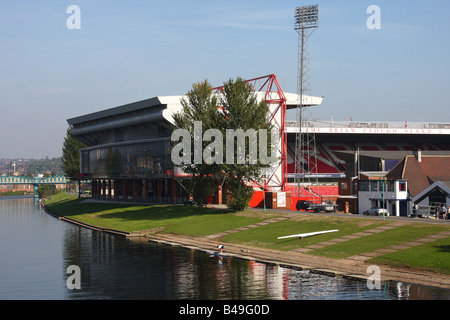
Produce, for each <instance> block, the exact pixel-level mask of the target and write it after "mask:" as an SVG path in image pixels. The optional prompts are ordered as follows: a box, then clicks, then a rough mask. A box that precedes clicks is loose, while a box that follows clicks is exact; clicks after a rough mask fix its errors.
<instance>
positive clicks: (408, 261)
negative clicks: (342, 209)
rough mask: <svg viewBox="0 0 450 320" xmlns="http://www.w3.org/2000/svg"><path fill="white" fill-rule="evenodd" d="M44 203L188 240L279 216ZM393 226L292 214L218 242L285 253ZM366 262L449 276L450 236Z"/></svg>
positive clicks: (399, 236)
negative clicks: (305, 235) (315, 233)
mask: <svg viewBox="0 0 450 320" xmlns="http://www.w3.org/2000/svg"><path fill="white" fill-rule="evenodd" d="M46 204H47V206H48V208H49V209H50V210H52V211H53V212H55V213H57V214H59V215H61V216H66V217H70V218H72V219H76V220H79V221H82V222H85V223H89V224H93V225H96V226H100V227H104V228H112V229H118V230H123V231H141V230H148V229H153V228H163V230H162V231H161V232H164V233H173V234H184V235H190V236H206V235H209V234H215V233H219V232H223V231H226V230H231V229H235V228H239V227H243V226H248V225H251V224H254V223H257V222H261V221H264V220H266V219H271V218H274V217H277V216H281V214H278V213H268V212H267V213H265V212H264V211H263V210H261V211H256V210H246V211H243V212H239V213H233V212H231V211H228V210H218V209H211V208H198V207H189V206H188V207H183V206H172V205H154V206H144V205H142V206H139V205H127V204H113V203H95V202H89V201H86V200H83V199H81V200H80V199H76V198H75V197H73V196H70V195H67V194H59V195H55V196H53V197H52V198H51V199H50V200H49V201H47V202H46ZM392 223H393V220H389V219H387V220H386V221H383V220H376V219H370V218H354V219H352V218H350V217H348V216H342V217H338V216H333V217H331V216H324V215H320V214H317V215H310V214H304V215H303V214H299V215H298V214H293V215H292V218H289V219H288V220H283V221H279V222H275V223H270V224H267V225H263V226H259V227H256V228H251V229H247V230H245V231H240V232H236V233H231V234H228V235H226V236H223V237H221V238H220V239H221V241H224V242H230V243H237V244H243V245H244V244H247V245H248V246H256V247H264V248H270V249H276V250H282V251H286V252H287V251H289V250H293V249H297V248H302V247H305V246H309V245H312V244H317V243H320V242H324V241H328V240H332V239H335V238H340V237H343V236H346V235H353V234H355V233H358V232H361V231H364V230H368V229H374V228H377V227H380V226H389V225H391V224H392ZM330 229H338V230H339V231H338V232H334V233H327V234H323V235H318V236H314V237H310V238H305V239H283V240H278V239H277V237H279V236H284V235H289V234H296V233H303V232H311V231H318V230H330ZM445 230H450V224H429V223H420V222H417V221H416V222H414V223H408V224H406V225H404V226H401V227H396V228H393V229H391V230H386V231H383V232H379V233H374V234H372V235H366V236H363V237H360V238H357V239H352V240H349V241H345V242H341V243H337V244H330V245H327V246H325V247H323V248H318V249H316V250H313V251H310V252H308V254H312V255H318V256H324V257H330V258H346V257H349V256H352V255H357V254H361V253H364V252H370V251H373V250H377V249H381V248H387V247H389V246H391V245H398V244H401V243H403V242H406V241H414V240H415V239H418V238H421V237H424V236H428V235H433V234H436V233H438V232H441V231H445ZM368 262H369V263H374V264H388V265H395V266H401V267H406V268H420V269H425V270H431V271H436V272H441V273H446V274H450V237H447V238H444V239H441V240H437V241H434V242H429V243H428V242H425V243H423V244H422V245H419V246H415V247H412V248H411V249H405V250H399V251H396V252H393V253H386V254H383V255H382V256H379V257H377V258H374V259H372V260H369V261H368Z"/></svg>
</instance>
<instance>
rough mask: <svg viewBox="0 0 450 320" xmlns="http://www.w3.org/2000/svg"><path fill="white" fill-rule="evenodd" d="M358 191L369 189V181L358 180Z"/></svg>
mask: <svg viewBox="0 0 450 320" xmlns="http://www.w3.org/2000/svg"><path fill="white" fill-rule="evenodd" d="M358 190H359V191H369V181H358Z"/></svg>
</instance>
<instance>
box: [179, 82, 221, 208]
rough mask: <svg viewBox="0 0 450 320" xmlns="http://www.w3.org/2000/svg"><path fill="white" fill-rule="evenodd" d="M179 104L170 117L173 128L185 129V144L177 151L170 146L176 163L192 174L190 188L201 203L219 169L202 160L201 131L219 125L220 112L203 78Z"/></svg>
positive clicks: (204, 145)
mask: <svg viewBox="0 0 450 320" xmlns="http://www.w3.org/2000/svg"><path fill="white" fill-rule="evenodd" d="M181 105H182V110H181V111H180V112H178V113H176V114H174V115H173V119H174V124H175V130H176V129H182V130H184V132H187V133H188V135H186V136H184V137H183V142H184V143H185V144H186V145H187V147H186V148H184V149H183V150H181V151H179V150H178V149H177V148H173V150H172V152H176V153H177V156H178V157H180V158H181V161H182V162H181V163H177V165H178V166H179V167H180V168H181V169H182V170H183V171H184V172H186V173H188V174H190V175H191V176H192V179H193V181H192V184H190V191H191V192H192V195H193V198H194V200H195V201H196V202H197V203H198V204H200V205H201V204H202V203H203V200H204V198H205V197H206V196H207V195H208V194H210V193H212V192H213V191H214V184H215V183H214V182H215V181H216V178H217V174H218V173H219V170H220V167H219V165H218V164H207V163H205V162H203V153H202V151H201V150H203V149H204V148H205V147H206V145H207V142H205V141H203V135H204V133H205V131H207V130H208V129H214V128H217V127H219V126H220V125H219V124H218V123H219V122H220V118H221V117H223V115H220V114H219V112H218V102H217V97H215V96H213V95H212V86H211V84H210V83H209V82H208V81H207V80H205V81H203V82H198V83H194V84H193V85H192V89H191V90H190V91H189V92H188V93H187V95H186V97H185V98H183V99H182V100H181ZM196 124H197V126H196ZM200 124H201V125H200ZM178 141H179V140H177V141H176V142H178ZM172 159H174V155H172Z"/></svg>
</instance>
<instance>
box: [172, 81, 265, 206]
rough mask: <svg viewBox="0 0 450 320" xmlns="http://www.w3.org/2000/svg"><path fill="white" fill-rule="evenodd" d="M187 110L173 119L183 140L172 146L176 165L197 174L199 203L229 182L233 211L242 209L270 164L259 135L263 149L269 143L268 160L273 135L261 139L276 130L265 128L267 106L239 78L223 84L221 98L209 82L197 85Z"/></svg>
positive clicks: (185, 105) (187, 101)
mask: <svg viewBox="0 0 450 320" xmlns="http://www.w3.org/2000/svg"><path fill="white" fill-rule="evenodd" d="M182 106H183V109H182V111H181V112H179V113H177V114H175V115H174V116H173V119H174V125H175V130H174V133H173V134H172V142H174V141H176V142H179V140H180V138H182V142H180V143H178V144H176V145H174V144H172V146H173V149H172V160H174V159H175V161H174V163H175V164H176V165H178V166H180V168H181V169H182V170H183V171H184V172H186V173H189V174H191V175H192V177H193V180H194V200H196V201H197V202H199V203H201V202H202V200H203V197H204V196H205V195H207V194H208V193H211V191H213V188H214V187H215V186H216V185H217V182H218V181H219V183H220V184H221V185H223V184H224V182H225V181H226V194H227V196H228V199H229V201H228V204H229V206H230V207H231V208H232V209H233V210H235V211H238V210H243V209H244V208H246V207H247V206H248V203H249V201H250V199H251V197H252V195H253V189H252V188H251V187H248V186H247V182H249V181H259V180H261V178H262V169H263V168H264V167H268V166H269V165H270V164H269V163H267V162H266V161H261V151H264V150H262V149H264V148H258V144H257V143H256V141H257V138H258V136H259V142H260V144H261V142H262V141H264V142H265V143H266V144H265V146H266V150H265V155H267V154H268V153H267V151H268V149H269V147H270V145H271V144H270V140H269V139H268V137H269V135H267V134H266V136H262V135H258V133H260V132H261V130H262V129H264V130H266V131H265V132H266V133H267V132H268V131H270V130H271V128H272V127H271V126H270V125H269V124H267V123H266V118H265V116H266V113H267V106H266V104H265V102H263V101H261V102H258V100H257V98H256V95H255V93H254V92H253V89H252V88H251V87H250V86H249V85H248V84H247V83H246V82H245V81H244V80H243V79H241V78H237V80H236V81H233V80H231V79H230V80H229V81H228V82H226V83H224V90H223V92H222V94H221V95H219V96H217V95H214V94H212V87H211V85H210V84H209V83H208V82H207V81H204V82H199V83H195V84H194V85H193V88H192V90H191V91H189V93H188V94H187V99H183V100H182ZM178 129H182V130H178ZM174 137H175V139H174ZM247 138H248V139H247ZM255 138H256V139H255ZM247 140H248V143H247V142H246V141H247ZM235 146H236V148H235ZM199 147H200V148H199ZM192 151H193V152H192ZM258 153H259V155H260V156H259V157H258V156H257V154H258Z"/></svg>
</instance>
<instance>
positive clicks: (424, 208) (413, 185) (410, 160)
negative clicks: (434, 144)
mask: <svg viewBox="0 0 450 320" xmlns="http://www.w3.org/2000/svg"><path fill="white" fill-rule="evenodd" d="M386 178H387V179H390V180H392V179H403V180H406V181H408V188H407V190H408V197H409V200H410V206H409V207H408V213H409V214H412V213H418V214H428V213H429V212H430V211H431V212H433V211H434V210H435V207H436V206H437V205H440V206H442V205H443V204H445V205H446V206H447V207H448V206H449V205H450V156H446V155H441V156H430V155H423V154H422V152H421V151H420V150H419V151H418V152H417V153H416V155H415V156H407V157H405V158H404V159H403V160H402V161H401V162H400V163H399V164H398V165H397V166H395V167H394V168H393V169H392V170H391V171H390V172H389V173H388V174H387V175H386ZM416 206H417V207H416ZM415 210H417V211H418V212H416V211H415Z"/></svg>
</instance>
